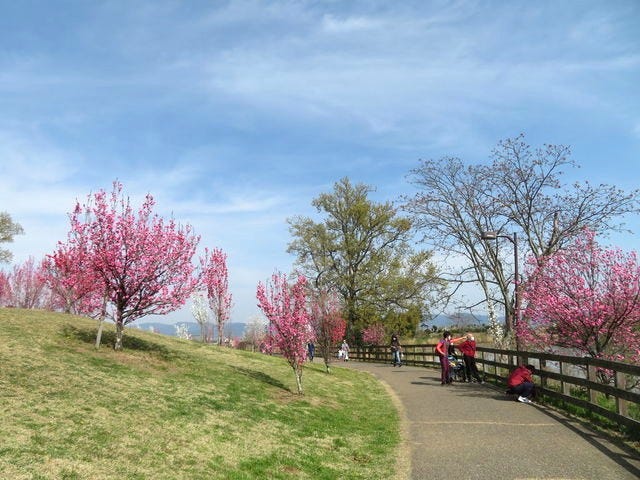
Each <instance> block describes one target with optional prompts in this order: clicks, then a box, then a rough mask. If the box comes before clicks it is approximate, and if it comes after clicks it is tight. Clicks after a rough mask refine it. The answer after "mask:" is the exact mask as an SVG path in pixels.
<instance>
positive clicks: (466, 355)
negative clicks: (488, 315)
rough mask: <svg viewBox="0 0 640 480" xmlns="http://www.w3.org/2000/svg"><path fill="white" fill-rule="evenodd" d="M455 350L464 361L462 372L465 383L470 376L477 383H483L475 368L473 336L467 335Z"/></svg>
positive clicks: (474, 340) (469, 379)
mask: <svg viewBox="0 0 640 480" xmlns="http://www.w3.org/2000/svg"><path fill="white" fill-rule="evenodd" d="M456 348H457V349H458V350H460V352H461V353H462V359H463V360H464V370H465V374H466V375H465V376H466V380H467V382H470V381H471V376H472V375H473V377H474V378H475V379H476V381H477V382H478V383H484V381H483V380H482V379H481V378H480V373H479V372H478V367H477V366H476V339H475V338H473V335H471V334H470V333H467V336H466V338H465V340H464V342H462V343H461V344H459V345H456Z"/></svg>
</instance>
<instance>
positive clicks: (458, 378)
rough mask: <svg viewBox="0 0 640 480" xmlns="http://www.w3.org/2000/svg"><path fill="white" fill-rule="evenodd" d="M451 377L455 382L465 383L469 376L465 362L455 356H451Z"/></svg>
mask: <svg viewBox="0 0 640 480" xmlns="http://www.w3.org/2000/svg"><path fill="white" fill-rule="evenodd" d="M448 358H449V375H450V376H451V380H453V381H455V382H465V381H466V380H467V374H466V372H465V365H464V360H462V359H459V358H458V357H456V356H455V355H449V357H448Z"/></svg>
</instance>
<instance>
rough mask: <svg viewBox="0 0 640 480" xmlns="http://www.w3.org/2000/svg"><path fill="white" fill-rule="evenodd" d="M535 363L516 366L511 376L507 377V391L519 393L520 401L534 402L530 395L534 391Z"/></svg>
mask: <svg viewBox="0 0 640 480" xmlns="http://www.w3.org/2000/svg"><path fill="white" fill-rule="evenodd" d="M535 371H536V370H535V368H534V367H533V365H520V366H519V367H518V368H516V369H515V370H514V371H513V372H511V374H510V375H509V378H507V387H509V389H508V390H507V393H515V394H516V395H518V401H519V402H522V403H532V402H531V399H530V397H531V396H532V395H533V393H534V390H533V388H534V384H533V374H534V373H535Z"/></svg>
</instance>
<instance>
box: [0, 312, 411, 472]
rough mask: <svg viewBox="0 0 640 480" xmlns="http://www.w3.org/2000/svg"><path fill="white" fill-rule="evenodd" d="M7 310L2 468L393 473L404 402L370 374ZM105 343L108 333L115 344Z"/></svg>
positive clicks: (1, 323) (0, 334) (2, 328)
mask: <svg viewBox="0 0 640 480" xmlns="http://www.w3.org/2000/svg"><path fill="white" fill-rule="evenodd" d="M95 332H96V325H95V323H94V322H93V321H91V320H88V319H84V318H80V317H74V316H70V315H63V314H54V313H50V312H40V311H25V310H17V309H0V364H1V370H0V395H2V408H1V409H0V478H11V479H33V480H39V479H116V478H117V479H263V478H268V479H293V478H295V479H332V480H333V479H336V478H349V479H359V478H362V479H364V478H366V479H382V478H388V477H390V476H393V475H394V473H395V472H396V454H395V453H396V452H394V449H395V447H397V446H398V445H399V444H400V433H399V432H400V430H399V429H400V426H399V418H398V413H397V411H396V410H395V408H394V407H393V404H392V401H391V399H390V398H389V396H388V394H387V393H386V392H385V390H384V388H383V387H382V386H381V385H380V384H378V383H377V382H376V381H375V380H374V379H373V378H372V377H371V376H369V375H367V374H364V373H362V372H357V371H354V370H349V369H342V368H334V369H332V373H331V374H330V375H328V374H326V373H324V369H323V367H322V365H321V364H320V362H318V363H316V364H307V365H306V366H305V370H304V376H303V382H304V387H305V395H304V396H302V397H300V396H298V395H296V394H295V393H294V392H295V378H294V376H293V372H292V371H291V368H290V367H289V366H288V364H286V362H285V361H284V360H282V359H281V358H278V357H270V356H265V355H261V354H255V353H251V352H244V351H237V350H232V349H228V348H220V347H217V346H209V345H201V344H194V343H192V342H188V341H181V340H177V339H174V338H170V337H164V336H161V335H155V334H152V333H148V332H142V331H137V330H133V329H132V330H127V332H126V334H125V339H124V347H125V349H124V351H120V352H115V351H114V350H113V349H112V348H110V346H109V343H112V342H113V337H114V333H113V331H112V330H111V329H107V331H106V332H105V335H104V336H103V341H104V343H103V346H102V348H101V349H100V350H98V351H96V350H95V349H94V346H93V342H94V339H95ZM105 343H106V345H105Z"/></svg>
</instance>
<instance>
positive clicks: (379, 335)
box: [362, 323, 386, 345]
mask: <svg viewBox="0 0 640 480" xmlns="http://www.w3.org/2000/svg"><path fill="white" fill-rule="evenodd" d="M385 335H386V332H385V331H384V326H383V325H382V324H380V323H374V324H373V325H369V326H368V327H367V328H365V329H364V330H363V331H362V341H363V342H364V343H368V344H369V345H380V344H382V341H383V340H384V336H385Z"/></svg>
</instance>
